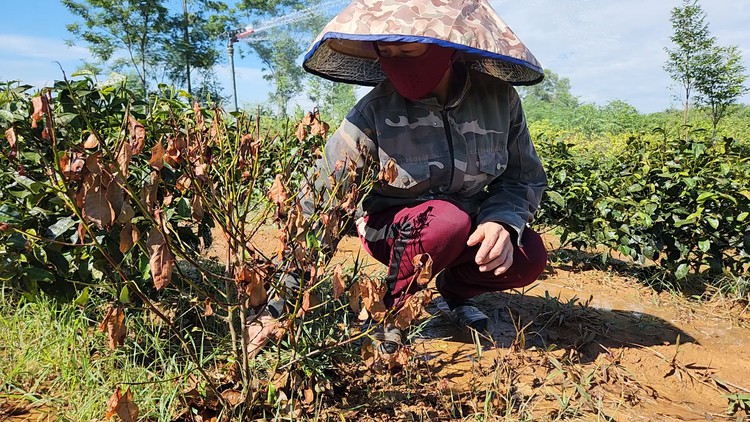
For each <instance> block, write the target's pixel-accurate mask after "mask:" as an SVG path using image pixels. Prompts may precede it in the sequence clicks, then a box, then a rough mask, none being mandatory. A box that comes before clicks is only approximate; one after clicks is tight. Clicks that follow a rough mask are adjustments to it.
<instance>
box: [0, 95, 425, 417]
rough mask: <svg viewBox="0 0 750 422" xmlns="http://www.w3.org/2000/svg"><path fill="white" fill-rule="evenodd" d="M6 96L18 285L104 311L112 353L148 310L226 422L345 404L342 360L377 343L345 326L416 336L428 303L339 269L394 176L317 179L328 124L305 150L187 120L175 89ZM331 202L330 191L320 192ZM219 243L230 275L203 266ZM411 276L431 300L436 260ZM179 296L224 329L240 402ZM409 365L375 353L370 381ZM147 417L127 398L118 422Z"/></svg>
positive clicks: (113, 407) (4, 175) (8, 253)
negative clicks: (382, 370) (267, 233)
mask: <svg viewBox="0 0 750 422" xmlns="http://www.w3.org/2000/svg"><path fill="white" fill-rule="evenodd" d="M4 88H5V90H4V91H3V94H2V101H1V102H0V116H1V117H2V129H3V133H4V137H5V142H4V145H2V148H0V151H1V152H2V158H0V160H2V164H3V165H2V166H1V167H0V168H2V169H3V170H0V181H2V183H3V188H2V190H0V195H2V196H0V201H1V203H0V242H1V246H0V248H2V252H3V256H5V257H6V258H4V259H3V260H2V262H0V270H1V271H0V273H1V274H2V279H3V280H4V282H5V283H11V284H12V285H13V286H14V288H15V289H16V290H17V291H19V292H23V293H24V294H26V295H27V296H28V297H30V298H31V297H33V296H34V295H37V294H39V292H41V291H44V292H47V293H49V294H53V295H58V296H60V297H67V298H69V299H75V301H76V303H78V304H80V305H81V306H86V305H87V303H89V306H91V304H92V303H95V302H99V301H102V300H103V301H104V302H106V305H104V306H103V309H102V310H101V312H103V314H104V317H103V319H102V320H101V324H100V327H99V328H100V329H101V330H102V331H104V332H106V333H107V336H108V338H109V346H110V347H111V348H117V347H121V346H123V344H124V343H125V342H126V339H127V338H128V333H127V330H126V327H127V325H128V323H127V319H128V318H129V317H131V316H134V315H136V314H137V313H138V311H139V309H142V308H145V309H147V310H148V312H150V313H153V314H155V315H157V316H158V317H159V318H160V319H161V321H162V323H163V324H164V326H166V327H167V328H168V329H169V330H170V333H171V334H170V335H169V339H168V341H176V342H178V343H179V345H180V347H181V348H182V350H183V352H184V353H185V354H186V356H187V357H188V359H189V361H190V367H191V368H192V369H193V370H195V371H198V372H199V373H200V374H202V377H201V382H200V385H201V386H202V387H201V388H202V389H205V391H206V394H208V395H209V396H210V397H214V398H215V399H216V400H218V401H219V402H220V403H221V407H222V408H224V409H230V408H232V407H233V406H236V409H235V411H242V410H241V409H245V410H244V411H245V412H250V413H252V412H254V410H253V409H263V408H264V406H268V405H271V406H272V407H277V406H280V405H286V404H285V403H295V402H296V401H298V402H299V403H301V405H303V406H308V407H309V406H311V405H313V404H314V402H316V401H317V400H318V399H317V397H318V396H319V395H320V394H323V393H325V394H331V386H330V384H331V382H330V379H331V378H332V373H333V371H334V369H335V368H334V365H335V362H334V360H335V359H334V358H335V356H336V354H337V353H341V352H344V353H348V352H345V350H347V348H346V347H345V346H348V345H351V344H353V343H355V342H356V341H357V340H359V339H362V338H367V336H368V334H369V332H368V331H365V332H355V331H351V329H350V327H348V326H342V325H341V324H340V322H341V321H342V320H343V321H346V320H349V319H350V318H349V317H348V316H347V313H348V309H349V308H351V309H352V310H353V311H355V314H354V315H363V316H367V315H371V316H372V317H373V318H374V320H375V321H376V322H383V321H391V322H393V323H395V324H397V325H398V326H400V327H402V328H405V327H406V326H408V325H409V323H410V322H411V320H412V319H414V318H415V317H416V316H417V315H418V314H419V313H420V312H421V310H422V308H423V306H424V304H425V303H426V301H428V300H429V295H428V294H426V293H425V294H419V295H415V296H412V297H410V298H409V299H408V300H405V301H404V306H403V307H401V308H400V311H399V312H398V313H396V314H393V313H392V312H387V311H386V309H385V306H384V305H383V296H384V294H385V286H384V284H383V283H382V281H380V280H378V279H376V278H371V277H367V276H364V275H363V274H359V271H358V269H357V268H355V270H354V271H353V272H352V273H351V274H346V273H345V271H344V270H343V268H342V267H341V266H340V265H338V266H336V267H335V268H329V262H330V257H331V252H332V251H333V249H334V248H335V246H336V243H337V241H338V239H339V238H340V236H341V235H342V231H343V230H346V229H347V226H351V222H352V220H353V218H354V217H355V211H356V209H357V204H358V202H359V199H360V197H361V196H362V194H363V193H364V192H366V191H367V190H368V189H369V184H370V183H372V180H375V179H378V178H379V179H381V180H387V179H388V178H389V177H393V175H392V173H393V167H394V166H393V165H391V166H390V167H391V168H390V171H389V170H388V166H386V168H384V169H377V168H375V169H373V170H371V173H372V175H371V176H373V177H370V178H367V177H364V178H363V177H357V169H356V168H355V167H353V164H352V163H343V162H338V163H335V168H334V169H327V171H325V173H329V172H330V173H331V175H330V176H328V175H321V171H320V168H318V170H316V169H315V167H314V166H313V164H314V162H315V161H316V160H318V161H319V162H321V163H324V162H325V160H324V152H323V151H321V150H320V146H321V144H322V136H325V135H326V134H327V131H328V130H329V127H328V125H327V124H326V123H324V122H322V121H321V120H320V116H319V113H318V112H317V111H313V112H311V113H308V114H307V115H306V116H305V117H304V118H303V120H302V122H300V124H299V126H298V130H297V134H296V135H297V136H296V138H295V137H292V136H288V135H287V134H285V133H283V132H280V131H274V130H273V129H262V122H261V117H260V116H252V117H251V116H247V115H244V114H235V115H227V114H225V113H223V112H222V110H220V109H219V108H208V109H205V108H202V107H200V106H199V105H198V104H193V105H189V104H187V103H186V102H185V101H183V100H182V99H180V98H179V95H178V94H177V93H175V92H173V91H171V90H170V88H168V87H164V86H163V87H160V91H159V92H158V93H157V94H154V95H152V96H151V97H150V98H149V100H148V102H143V101H140V100H138V99H136V98H135V96H134V95H133V94H132V93H131V92H129V91H128V90H127V89H125V88H124V87H122V86H96V85H95V84H94V83H93V81H90V80H81V81H63V82H58V83H57V84H56V85H55V86H54V87H53V88H51V89H45V90H43V91H42V92H41V93H40V94H39V95H32V94H30V93H29V92H28V90H29V88H28V87H24V86H18V87H16V86H13V85H10V84H8V85H6V86H5V87H4ZM269 126H270V125H269ZM367 171H370V170H369V168H368V170H367ZM321 184H325V185H326V186H327V189H325V190H318V189H309V187H310V186H320V185H321ZM303 205H304V207H303ZM303 208H306V209H307V211H306V212H305V211H304V210H303ZM269 218H270V219H271V220H272V221H274V222H275V224H276V226H277V227H278V245H277V247H276V248H275V252H274V253H272V254H269V253H268V250H269V248H259V247H258V245H256V244H255V241H254V236H255V234H256V233H258V231H259V230H261V228H262V226H263V225H264V224H265V223H266V221H267V220H268V219H269ZM212 234H215V235H219V236H221V237H222V240H223V242H224V243H225V244H226V253H225V256H223V257H222V264H223V268H219V267H218V266H217V265H214V264H212V263H211V262H210V261H208V260H206V259H205V258H203V255H204V254H205V251H206V249H207V248H208V247H209V246H210V245H211V243H212V241H213V239H212ZM415 266H417V267H418V268H419V269H420V270H421V271H418V273H417V275H416V276H415V278H414V283H417V284H419V285H424V284H426V283H427V281H429V279H430V277H431V261H430V258H429V256H420V257H418V259H417V260H416V261H415ZM289 280H293V281H294V282H293V283H289ZM167 290H168V291H170V292H173V293H171V294H173V295H174V294H177V295H178V296H180V295H181V296H184V297H187V298H189V302H190V303H191V305H190V306H191V307H192V310H191V311H190V312H191V313H192V315H193V316H192V317H191V318H197V319H203V320H215V321H219V322H220V323H221V324H223V325H224V326H225V327H226V331H227V332H228V333H229V343H228V349H229V350H230V354H231V358H230V359H228V360H227V361H225V362H224V363H230V362H234V364H231V365H230V366H231V368H230V370H229V372H230V373H232V374H235V375H231V376H229V381H230V382H233V383H234V384H232V386H231V387H230V388H228V387H227V384H226V381H227V380H226V379H218V380H217V378H216V377H215V376H212V375H211V374H209V373H208V371H209V370H210V368H208V367H206V365H205V364H204V363H205V362H204V361H202V360H201V359H200V358H199V355H200V354H201V352H202V351H203V350H202V349H201V348H202V347H205V346H201V345H200V344H201V342H200V341H195V340H194V339H191V336H192V334H190V335H186V334H185V333H184V332H182V331H183V330H184V329H185V328H186V327H185V321H183V320H184V319H185V318H186V317H185V315H186V314H185V313H184V312H183V313H182V315H183V317H182V319H180V318H179V317H176V316H175V315H174V314H175V311H176V310H174V309H169V306H174V305H173V304H170V303H171V302H169V299H168V298H169V297H170V296H169V295H170V293H168V292H167ZM344 294H346V297H344ZM360 297H361V298H362V299H363V303H361V299H360ZM404 299H406V298H404ZM268 300H280V301H281V302H282V303H284V304H285V305H286V306H285V307H284V309H285V313H284V314H283V315H271V314H270V313H269V312H268V310H267V309H266V307H265V306H266V303H267V301H268ZM165 301H166V303H165ZM362 309H365V311H362ZM188 326H189V324H188ZM374 326H375V324H373V327H374ZM370 330H371V329H370ZM269 340H274V342H273V343H274V344H273V345H267V342H268V341H269ZM264 346H265V347H264ZM349 349H351V348H349ZM404 350H405V349H404ZM261 352H262V354H261ZM406 353H407V352H405V351H404V352H403V353H402V354H400V355H399V356H379V355H378V354H377V352H376V351H375V350H374V349H373V348H372V345H371V342H370V341H367V340H366V341H365V347H364V351H363V355H364V357H365V361H366V362H367V363H368V365H371V366H373V367H375V366H378V365H381V364H384V365H385V366H386V367H389V368H395V367H397V366H399V365H403V364H405V361H406V357H408V356H407V354H406ZM381 366H382V365H381ZM264 378H265V381H264V380H263V379H264ZM232 380H234V381H232ZM297 399H299V400H297ZM137 400H138V398H137V396H135V397H133V393H132V391H130V390H128V389H127V388H122V389H121V388H119V387H118V389H117V390H116V391H115V392H114V394H113V396H112V399H111V403H109V409H110V413H117V412H122V411H124V410H123V409H126V410H127V409H130V408H132V407H133V406H131V403H133V402H136V403H137ZM240 404H244V406H241V405H240ZM292 407H294V406H292ZM136 409H137V408H136ZM237 409H240V410H237ZM297 410H299V408H297ZM290 411H291V410H290ZM244 414H247V413H244ZM130 417H131V418H132V417H133V414H132V413H131V414H130Z"/></svg>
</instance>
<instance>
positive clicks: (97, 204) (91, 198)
mask: <svg viewBox="0 0 750 422" xmlns="http://www.w3.org/2000/svg"><path fill="white" fill-rule="evenodd" d="M83 216H84V218H86V219H87V220H88V221H91V222H93V223H95V224H96V225H98V226H99V227H109V226H111V225H112V223H113V222H114V221H115V209H114V207H113V206H112V203H111V202H110V200H109V198H108V197H107V189H106V188H105V187H104V185H103V184H102V178H101V177H96V178H95V179H94V185H93V186H91V187H90V188H89V189H88V191H87V192H86V196H85V197H84V200H83Z"/></svg>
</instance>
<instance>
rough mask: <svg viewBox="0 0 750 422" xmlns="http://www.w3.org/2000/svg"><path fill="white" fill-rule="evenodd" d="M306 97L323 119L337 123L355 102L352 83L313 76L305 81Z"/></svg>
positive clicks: (355, 97)
mask: <svg viewBox="0 0 750 422" xmlns="http://www.w3.org/2000/svg"><path fill="white" fill-rule="evenodd" d="M307 97H308V98H309V99H310V101H312V102H313V103H314V104H315V105H317V107H318V109H320V111H321V113H323V116H324V120H326V121H330V122H331V123H335V124H338V123H340V122H341V121H342V120H343V119H344V117H346V115H347V114H348V113H349V110H351V109H352V107H354V105H355V104H356V103H357V96H356V94H355V92H354V85H351V84H345V83H341V82H333V81H329V80H327V79H323V78H318V77H313V78H310V80H309V82H308V83H307Z"/></svg>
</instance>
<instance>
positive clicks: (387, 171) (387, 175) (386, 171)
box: [378, 158, 398, 183]
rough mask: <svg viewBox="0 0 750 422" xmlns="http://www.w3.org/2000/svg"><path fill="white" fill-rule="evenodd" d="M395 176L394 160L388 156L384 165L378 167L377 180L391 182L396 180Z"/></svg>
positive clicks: (396, 172)
mask: <svg viewBox="0 0 750 422" xmlns="http://www.w3.org/2000/svg"><path fill="white" fill-rule="evenodd" d="M396 176H398V168H397V167H396V160H395V159H393V158H389V159H388V161H387V162H386V163H385V165H384V166H383V167H382V168H381V169H380V172H379V173H378V180H383V181H385V182H386V183H393V182H394V181H395V180H396Z"/></svg>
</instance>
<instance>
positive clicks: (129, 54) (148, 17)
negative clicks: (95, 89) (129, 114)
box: [62, 0, 169, 94]
mask: <svg viewBox="0 0 750 422" xmlns="http://www.w3.org/2000/svg"><path fill="white" fill-rule="evenodd" d="M62 3H63V5H64V6H65V7H66V8H68V10H70V11H71V12H72V13H73V14H75V15H78V16H80V17H81V19H83V24H79V23H73V24H70V25H67V28H68V31H70V32H71V33H72V34H73V35H75V36H76V37H77V38H79V39H82V40H83V41H85V42H86V43H87V44H88V46H89V50H90V51H91V53H92V54H93V55H94V57H96V58H97V59H98V60H101V61H102V62H104V63H107V62H111V63H112V67H113V68H114V69H122V68H124V67H131V68H132V69H134V70H135V71H136V73H137V74H138V78H139V80H140V83H141V88H142V89H143V93H144V94H145V93H146V92H147V91H148V82H149V78H150V77H151V76H150V75H151V72H152V70H153V69H154V68H155V67H158V66H159V63H161V62H162V60H163V46H164V43H165V41H166V40H165V34H166V33H167V29H168V28H169V11H168V10H167V8H166V7H165V6H164V4H163V1H162V0H81V1H75V0H62ZM121 52H124V53H125V57H122V56H120V54H121Z"/></svg>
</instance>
